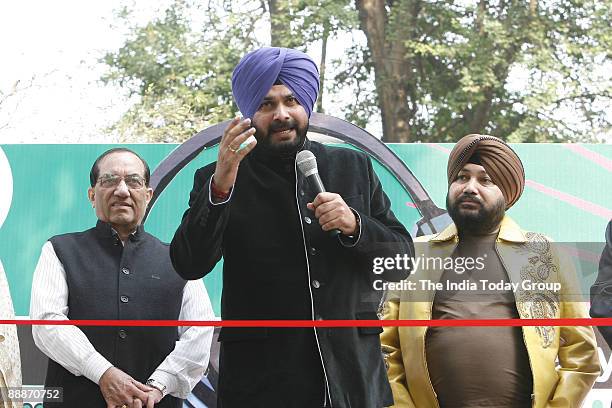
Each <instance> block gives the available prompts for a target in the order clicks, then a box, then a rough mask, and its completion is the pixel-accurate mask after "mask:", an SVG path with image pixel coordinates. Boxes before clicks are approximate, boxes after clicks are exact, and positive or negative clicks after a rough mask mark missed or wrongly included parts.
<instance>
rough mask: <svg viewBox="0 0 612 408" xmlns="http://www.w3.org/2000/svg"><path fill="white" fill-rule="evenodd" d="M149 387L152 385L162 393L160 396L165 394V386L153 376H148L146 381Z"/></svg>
mask: <svg viewBox="0 0 612 408" xmlns="http://www.w3.org/2000/svg"><path fill="white" fill-rule="evenodd" d="M146 384H147V385H148V386H149V387H153V388H155V389H156V390H158V391H159V392H161V394H162V398H163V397H165V396H166V386H165V385H164V384H162V383H160V382H159V381H157V380H156V379H154V378H149V379H148V380H147V382H146Z"/></svg>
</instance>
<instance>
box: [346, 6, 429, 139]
mask: <svg viewBox="0 0 612 408" xmlns="http://www.w3.org/2000/svg"><path fill="white" fill-rule="evenodd" d="M407 3H409V2H407ZM411 3H412V6H413V7H400V6H396V7H395V9H396V12H398V13H402V15H399V16H397V18H396V21H397V24H394V26H393V27H392V28H391V27H389V17H388V15H387V9H386V4H385V1H384V0H356V6H357V10H358V11H359V22H360V25H361V29H362V30H363V32H364V33H365V35H366V38H367V40H368V47H369V49H370V52H371V55H372V60H373V63H374V69H375V79H374V80H375V84H376V91H377V93H378V106H379V108H380V112H381V116H382V125H383V140H385V141H386V142H410V141H412V139H413V137H412V132H411V131H410V126H409V124H410V120H411V119H412V118H413V117H414V115H415V114H416V103H415V102H416V101H415V99H414V96H415V95H414V86H412V85H413V84H412V83H411V81H413V80H414V79H413V78H412V67H413V66H414V60H411V58H412V57H410V58H409V57H407V56H406V53H407V50H406V47H405V46H404V41H405V40H407V39H409V38H410V25H411V22H412V21H410V18H411V17H414V16H415V14H414V13H415V12H416V13H417V14H418V10H419V1H413V2H411ZM403 14H405V15H403ZM405 18H408V21H406V20H404V19H405ZM402 20H404V21H402ZM389 33H392V35H389ZM409 99H410V102H411V103H409Z"/></svg>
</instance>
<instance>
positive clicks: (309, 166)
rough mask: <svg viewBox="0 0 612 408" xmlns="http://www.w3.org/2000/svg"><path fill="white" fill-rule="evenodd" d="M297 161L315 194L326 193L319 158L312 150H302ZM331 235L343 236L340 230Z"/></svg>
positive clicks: (297, 156)
mask: <svg viewBox="0 0 612 408" xmlns="http://www.w3.org/2000/svg"><path fill="white" fill-rule="evenodd" d="M295 161H296V163H297V168H298V170H299V171H300V173H302V175H303V176H304V177H306V180H308V183H309V184H310V187H311V188H312V189H313V190H314V192H315V193H316V194H319V193H324V192H325V187H323V182H322V181H321V177H319V169H318V168H317V158H316V157H315V155H314V154H313V153H312V152H311V151H310V150H302V151H300V152H298V154H297V155H296V157H295ZM329 234H330V235H331V236H332V237H335V236H337V235H339V234H341V231H340V230H339V229H333V230H331V231H329Z"/></svg>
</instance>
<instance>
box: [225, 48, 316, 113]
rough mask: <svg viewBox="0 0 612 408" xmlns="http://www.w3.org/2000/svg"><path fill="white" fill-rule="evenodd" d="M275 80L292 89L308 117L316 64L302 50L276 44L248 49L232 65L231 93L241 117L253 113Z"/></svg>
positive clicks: (312, 96) (311, 104)
mask: <svg viewBox="0 0 612 408" xmlns="http://www.w3.org/2000/svg"><path fill="white" fill-rule="evenodd" d="M276 81H279V82H280V83H282V84H283V85H285V86H286V87H287V88H289V89H290V90H291V92H293V95H294V96H295V98H296V99H297V100H298V102H299V103H300V105H302V106H303V107H304V109H306V113H307V114H308V117H310V115H311V113H312V109H313V108H314V104H315V102H316V100H317V97H318V96H319V70H318V68H317V65H316V64H315V63H314V61H313V60H312V58H310V57H309V56H308V55H306V54H304V53H303V52H301V51H298V50H294V49H291V48H279V47H264V48H260V49H258V50H255V51H251V52H249V53H248V54H246V55H245V56H244V57H242V59H241V60H240V62H239V63H238V65H236V68H234V72H233V74H232V93H233V94H234V99H235V100H236V104H237V105H238V108H239V109H240V112H242V114H243V115H244V117H245V118H252V117H253V115H254V114H255V112H257V110H258V109H259V106H260V105H261V102H262V101H263V99H264V97H265V96H266V95H267V94H268V92H269V91H270V89H271V88H272V86H273V85H274V83H275V82H276Z"/></svg>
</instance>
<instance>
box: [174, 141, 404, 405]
mask: <svg viewBox="0 0 612 408" xmlns="http://www.w3.org/2000/svg"><path fill="white" fill-rule="evenodd" d="M305 148H307V149H309V150H311V151H312V152H313V153H314V155H315V156H316V158H317V162H318V168H319V174H320V176H321V179H322V181H323V184H324V186H325V187H326V189H327V191H330V192H334V193H338V194H340V195H341V196H342V197H343V199H344V200H345V201H346V203H347V204H348V205H349V206H350V207H351V208H353V209H354V210H355V211H356V212H357V213H358V215H359V218H360V225H361V227H360V228H361V231H360V236H359V239H358V240H357V242H356V243H355V242H354V241H351V240H350V239H347V237H344V239H343V240H340V239H339V238H338V237H332V236H330V234H328V233H327V232H325V231H323V230H322V229H321V227H320V225H319V223H318V220H317V219H316V218H315V217H314V213H313V212H312V211H310V210H308V209H307V208H306V204H307V203H308V202H311V201H312V200H313V199H314V197H315V194H314V192H313V191H311V189H310V188H309V185H308V183H307V180H305V179H304V178H303V176H301V175H299V174H298V172H297V169H296V168H295V163H294V158H290V159H289V160H285V159H280V158H277V159H275V160H266V159H261V158H258V157H257V155H253V153H255V152H256V151H254V152H253V153H252V154H251V155H249V156H247V157H246V158H245V159H244V160H243V161H242V163H241V164H240V169H239V171H238V177H237V180H236V183H235V185H234V188H233V191H232V196H231V197H230V199H229V201H228V202H227V203H225V204H220V205H212V204H211V203H210V200H209V193H210V191H209V188H210V179H211V177H212V175H213V172H214V169H215V163H212V164H210V165H208V166H206V167H204V168H201V169H199V170H198V171H197V172H196V174H195V180H194V187H193V190H192V192H191V196H190V200H189V209H188V210H187V211H186V212H185V214H184V216H183V220H182V223H181V225H180V226H179V228H178V230H177V231H176V234H175V236H174V239H173V240H172V244H171V249H170V253H171V258H172V262H173V265H174V267H175V269H176V271H177V272H178V273H179V274H180V275H181V276H182V277H184V278H186V279H198V278H201V277H202V276H204V275H206V274H207V273H209V272H210V271H211V270H212V269H213V267H214V266H215V264H216V263H217V262H218V261H219V260H220V258H221V256H223V259H224V265H223V294H222V300H221V315H222V318H223V319H307V320H310V319H321V320H322V319H325V320H328V319H351V320H352V319H355V320H358V319H377V314H376V312H377V307H378V304H379V301H380V298H381V296H382V293H380V292H377V291H375V290H374V289H373V281H374V280H375V279H380V278H381V276H380V275H376V274H374V273H373V271H372V264H373V259H374V258H375V257H381V256H382V257H395V256H396V255H397V254H400V255H401V256H403V255H404V254H408V256H411V255H412V253H413V247H412V240H411V238H410V235H409V234H408V232H407V231H406V229H405V228H404V226H403V225H402V224H401V223H400V222H399V221H398V220H397V219H396V218H395V216H394V215H393V213H392V212H391V209H390V202H389V199H388V197H387V196H386V195H385V193H384V192H383V190H382V187H381V184H380V182H379V180H378V178H377V177H376V174H375V173H374V171H373V169H372V163H371V162H370V159H369V158H368V157H367V156H366V155H365V154H363V153H361V152H357V151H354V150H350V149H345V148H333V147H326V146H323V145H321V144H319V143H316V142H311V141H308V140H307V141H306V144H305ZM296 179H297V181H296ZM408 272H409V271H407V270H404V269H399V270H390V271H388V272H385V273H384V274H383V275H382V277H383V278H385V279H387V280H400V279H403V278H404V277H406V276H407V274H408ZM356 324H357V322H356ZM381 331H382V329H380V328H363V327H362V328H357V327H350V328H318V329H316V330H315V329H308V328H306V329H297V328H294V329H288V328H277V329H273V328H223V329H222V330H221V333H220V336H219V341H220V342H221V353H220V362H219V366H220V370H219V390H218V393H219V403H220V405H221V406H222V407H223V408H234V407H246V406H248V407H254V408H255V407H267V408H274V407H282V408H291V407H304V408H306V407H308V408H310V407H321V406H322V405H323V398H324V397H323V396H324V393H325V392H326V391H325V390H326V389H327V392H328V395H329V396H330V397H331V402H332V406H333V407H336V408H341V407H352V408H357V407H364V408H365V407H367V408H370V407H371V408H380V407H383V406H387V405H391V404H392V402H393V399H392V395H391V391H390V388H389V385H388V382H387V377H386V371H385V367H384V363H383V358H382V354H381V348H380V341H379V337H378V334H379V333H380V332H381Z"/></svg>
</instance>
